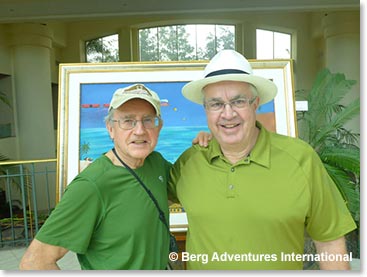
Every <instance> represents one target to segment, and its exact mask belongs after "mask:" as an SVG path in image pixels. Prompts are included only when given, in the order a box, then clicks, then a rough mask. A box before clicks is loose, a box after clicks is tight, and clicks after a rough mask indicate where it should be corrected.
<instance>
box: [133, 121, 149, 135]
mask: <svg viewBox="0 0 367 277" xmlns="http://www.w3.org/2000/svg"><path fill="white" fill-rule="evenodd" d="M145 132H146V130H145V127H144V125H143V122H142V121H141V120H138V121H136V125H135V127H134V133H135V134H137V135H141V134H144V133H145Z"/></svg>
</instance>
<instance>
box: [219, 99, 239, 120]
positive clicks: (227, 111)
mask: <svg viewBox="0 0 367 277" xmlns="http://www.w3.org/2000/svg"><path fill="white" fill-rule="evenodd" d="M221 116H222V117H223V118H226V119H228V118H233V117H235V116H236V111H235V110H234V109H233V108H232V105H231V103H224V107H223V110H222V113H221Z"/></svg>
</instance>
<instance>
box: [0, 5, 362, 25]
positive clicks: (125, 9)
mask: <svg viewBox="0 0 367 277" xmlns="http://www.w3.org/2000/svg"><path fill="white" fill-rule="evenodd" d="M359 8H360V2H359V0H104V1H100V0H0V23H11V22H34V21H38V22H39V21H50V20H58V21H61V20H69V21H70V20H71V21H76V20H82V19H87V18H88V19H90V18H103V17H118V16H119V17H120V16H129V15H159V14H184V13H199V12H200V13H203V12H205V13H210V12H232V11H248V12H263V11H266V12H268V11H272V12H274V11H338V10H339V11H340V10H343V11H345V10H357V9H359Z"/></svg>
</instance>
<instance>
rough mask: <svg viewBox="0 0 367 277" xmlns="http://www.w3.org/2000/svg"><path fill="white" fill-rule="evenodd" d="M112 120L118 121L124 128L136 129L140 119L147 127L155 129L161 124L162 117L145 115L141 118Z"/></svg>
mask: <svg viewBox="0 0 367 277" xmlns="http://www.w3.org/2000/svg"><path fill="white" fill-rule="evenodd" d="M110 121H111V122H117V123H118V125H119V127H120V128H121V129H123V130H131V129H134V128H135V126H136V124H137V123H138V121H140V122H141V123H142V124H143V126H144V128H145V129H154V128H157V127H158V126H159V124H160V123H161V119H160V118H159V117H158V116H153V117H152V116H149V117H144V118H143V119H141V120H138V119H134V118H122V119H111V120H110Z"/></svg>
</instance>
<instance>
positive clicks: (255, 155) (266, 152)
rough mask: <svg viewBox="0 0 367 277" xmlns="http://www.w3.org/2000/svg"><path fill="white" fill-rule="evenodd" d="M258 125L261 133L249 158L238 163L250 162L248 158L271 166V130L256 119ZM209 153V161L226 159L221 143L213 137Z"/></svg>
mask: <svg viewBox="0 0 367 277" xmlns="http://www.w3.org/2000/svg"><path fill="white" fill-rule="evenodd" d="M256 126H257V127H258V128H259V129H260V133H259V136H258V137H257V141H256V144H255V146H254V148H253V149H252V151H251V153H250V156H249V158H245V159H244V160H243V161H239V162H238V163H242V162H244V163H246V164H248V160H250V162H254V163H257V164H259V165H262V166H264V167H268V168H269V167H270V137H269V132H268V131H267V130H266V129H265V128H264V127H263V126H262V125H261V123H260V122H258V121H256ZM207 153H208V154H207V155H208V156H207V159H208V161H209V163H212V162H213V160H214V159H216V158H222V159H225V158H224V156H223V154H222V151H221V149H220V145H219V143H218V141H217V140H216V139H213V140H212V141H211V142H210V147H209V151H208V152H207ZM238 163H237V164H238Z"/></svg>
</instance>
